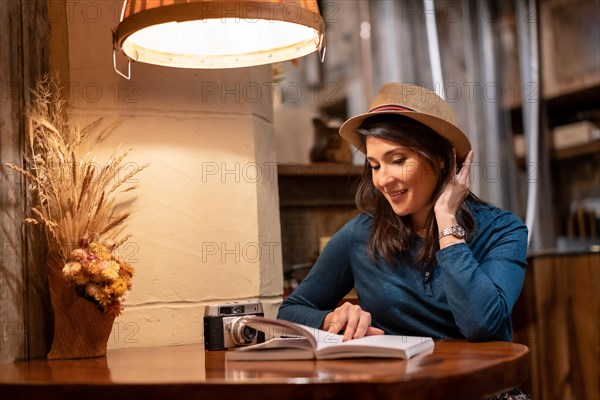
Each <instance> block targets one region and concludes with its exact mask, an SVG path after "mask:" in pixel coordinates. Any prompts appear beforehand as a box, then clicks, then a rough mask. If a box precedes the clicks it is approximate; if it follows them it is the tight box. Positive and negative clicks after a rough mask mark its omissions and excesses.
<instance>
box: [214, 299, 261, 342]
mask: <svg viewBox="0 0 600 400" xmlns="http://www.w3.org/2000/svg"><path fill="white" fill-rule="evenodd" d="M247 315H259V316H261V317H262V316H264V313H263V308H262V304H261V303H260V302H245V303H227V304H210V305H207V306H206V307H205V309H204V348H205V349H206V350H224V349H229V348H232V347H240V346H248V345H251V344H256V343H262V342H264V341H265V334H264V333H263V332H260V331H257V330H256V329H254V328H250V327H249V326H246V324H245V323H243V322H242V321H241V319H242V317H244V316H247Z"/></svg>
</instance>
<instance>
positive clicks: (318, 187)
mask: <svg viewBox="0 0 600 400" xmlns="http://www.w3.org/2000/svg"><path fill="white" fill-rule="evenodd" d="M362 172H363V167H362V166H355V165H350V164H335V163H315V164H281V165H279V166H278V184H279V213H280V219H281V241H282V257H283V270H284V278H285V279H286V281H287V282H286V287H285V288H284V290H285V291H286V292H287V291H289V289H291V288H290V287H289V285H290V282H289V281H290V279H295V280H300V279H301V278H303V275H304V274H306V273H307V272H308V270H309V269H310V266H312V264H313V263H314V262H315V261H316V259H317V257H318V255H319V251H320V246H321V243H322V242H323V241H324V240H325V241H326V239H327V238H328V237H330V236H331V235H333V234H334V233H335V232H336V231H337V230H339V229H340V228H341V227H342V226H343V225H344V224H345V223H346V222H348V221H349V220H350V219H352V218H353V217H354V216H355V215H356V212H357V210H356V206H355V203H354V193H355V189H356V185H357V184H358V181H359V179H360V176H361V175H362Z"/></svg>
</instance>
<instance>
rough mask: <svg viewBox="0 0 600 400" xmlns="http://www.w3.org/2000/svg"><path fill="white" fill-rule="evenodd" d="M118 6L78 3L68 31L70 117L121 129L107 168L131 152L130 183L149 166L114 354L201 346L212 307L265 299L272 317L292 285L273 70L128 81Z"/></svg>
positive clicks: (101, 150)
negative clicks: (284, 243)
mask: <svg viewBox="0 0 600 400" xmlns="http://www.w3.org/2000/svg"><path fill="white" fill-rule="evenodd" d="M120 3H121V2H113V1H105V2H98V1H95V2H92V1H78V2H77V4H75V3H73V4H69V6H70V7H71V10H70V18H69V20H68V39H69V44H68V54H69V75H70V82H69V83H68V84H69V92H70V97H71V100H72V103H71V108H70V110H71V114H72V116H73V117H74V119H75V120H77V121H80V122H81V123H82V124H83V123H84V122H85V121H91V120H94V119H95V118H97V117H103V118H104V121H103V126H108V125H110V124H113V123H114V124H116V129H115V131H114V132H112V134H111V135H110V136H109V137H108V139H107V140H105V141H104V142H102V143H101V144H100V145H99V146H98V147H97V149H96V154H97V156H98V161H99V162H102V160H104V158H103V157H104V156H106V155H107V154H108V153H109V152H110V151H112V150H113V149H114V148H115V147H116V146H118V145H121V146H122V148H124V149H125V148H128V147H133V150H132V152H131V154H130V155H129V157H128V158H127V162H126V164H124V165H125V167H126V168H125V169H126V170H125V171H124V172H123V173H127V172H129V170H130V168H136V167H138V166H140V165H142V164H145V163H147V162H149V163H150V164H151V165H150V166H149V167H148V168H147V169H145V170H144V171H142V172H141V173H140V174H139V175H137V176H136V179H137V180H138V181H139V182H138V183H139V187H138V189H137V190H136V191H134V192H131V194H132V195H135V214H134V215H133V217H132V218H131V220H130V222H129V224H128V228H127V230H126V232H128V233H131V234H133V237H132V239H131V241H130V243H129V244H128V245H126V246H124V247H123V248H122V249H121V252H122V253H121V255H122V256H123V257H124V258H126V259H127V260H128V261H129V262H131V263H132V265H133V266H134V267H135V268H136V274H135V276H134V279H133V290H132V292H131V293H130V296H129V298H128V299H127V301H126V303H125V312H124V313H123V315H122V316H120V317H119V318H117V320H116V322H115V327H114V330H113V335H112V336H111V339H110V340H109V348H119V347H129V346H138V347H145V346H154V345H166V344H179V343H194V342H196V343H197V342H199V341H201V340H202V319H203V311H204V306H205V305H206V304H208V303H214V302H224V301H243V300H248V299H260V300H261V301H262V302H263V305H264V306H265V310H266V314H267V315H269V316H274V315H275V312H276V308H277V307H278V305H279V303H280V300H281V293H282V286H283V284H282V267H281V246H280V243H281V241H280V227H279V211H278V195H277V179H276V174H275V172H274V171H276V169H275V165H276V161H277V159H276V149H275V136H274V130H273V106H272V93H271V92H270V86H269V84H270V82H271V76H272V75H271V68H270V67H269V66H263V67H255V68H245V69H230V70H217V71H206V70H204V71H203V70H185V69H174V68H165V67H157V66H151V65H147V64H141V63H136V64H133V65H132V79H131V80H129V81H128V80H125V79H124V78H121V77H120V76H118V75H117V74H116V73H115V72H114V71H113V66H112V42H111V29H113V28H114V27H115V26H116V24H117V23H118V20H117V15H118V13H115V6H116V5H118V4H120ZM67 11H69V9H68V10H67ZM92 11H93V12H92ZM121 61H123V60H121ZM123 65H124V64H123V63H122V64H121V66H122V67H123Z"/></svg>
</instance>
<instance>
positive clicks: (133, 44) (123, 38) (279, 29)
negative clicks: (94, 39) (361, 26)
mask: <svg viewBox="0 0 600 400" xmlns="http://www.w3.org/2000/svg"><path fill="white" fill-rule="evenodd" d="M324 30H325V24H324V22H323V18H322V17H321V14H320V13H319V8H318V5H317V2H316V0H312V1H311V0H285V1H283V0H279V1H278V0H261V1H239V0H238V1H228V0H224V1H207V0H130V1H127V0H125V1H124V4H123V9H122V12H121V22H120V23H119V24H118V26H117V28H116V29H115V31H114V32H113V46H114V50H115V52H113V56H115V53H116V51H123V53H125V55H126V56H127V57H128V58H129V59H130V60H132V61H140V62H145V63H150V64H157V65H164V66H170V67H180V68H236V67H247V66H251V65H261V64H269V63H275V62H279V61H284V60H289V59H293V58H298V57H302V56H305V55H307V54H310V53H312V52H314V51H316V50H322V48H323V46H324ZM114 58H115V59H116V57H114ZM115 69H116V61H115ZM117 72H118V71H117Z"/></svg>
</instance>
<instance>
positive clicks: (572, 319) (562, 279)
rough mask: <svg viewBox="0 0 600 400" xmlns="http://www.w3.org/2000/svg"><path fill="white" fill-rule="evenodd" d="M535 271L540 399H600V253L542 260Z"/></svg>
mask: <svg viewBox="0 0 600 400" xmlns="http://www.w3.org/2000/svg"><path fill="white" fill-rule="evenodd" d="M531 268H532V269H533V289H534V292H535V293H534V295H535V314H536V318H535V345H536V348H537V354H536V356H535V357H532V369H533V370H535V376H536V379H537V380H538V381H537V382H536V384H535V385H534V387H536V388H537V391H538V393H537V397H538V398H541V399H560V400H568V399H597V398H600V290H599V288H600V253H591V254H580V255H562V256H544V257H539V258H535V259H534V260H533V263H532V265H531Z"/></svg>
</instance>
